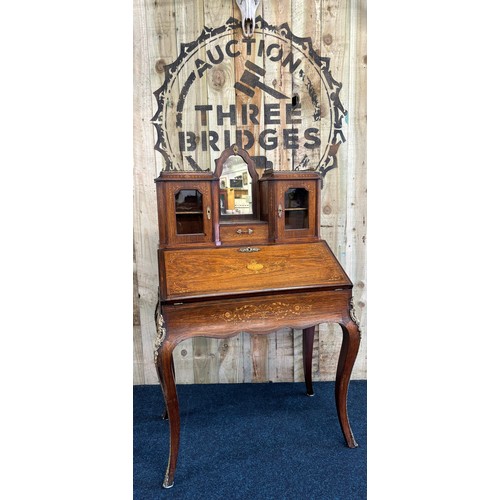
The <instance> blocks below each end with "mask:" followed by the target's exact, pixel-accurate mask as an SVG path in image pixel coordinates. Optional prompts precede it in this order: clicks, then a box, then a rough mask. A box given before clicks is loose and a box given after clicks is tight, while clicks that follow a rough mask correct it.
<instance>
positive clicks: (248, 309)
mask: <svg viewBox="0 0 500 500" xmlns="http://www.w3.org/2000/svg"><path fill="white" fill-rule="evenodd" d="M311 309H312V304H298V303H290V302H281V301H276V302H273V303H271V304H260V305H256V304H246V305H244V306H241V307H236V308H234V309H230V310H227V311H224V312H222V313H217V314H213V315H212V317H213V318H218V319H223V320H224V321H226V322H228V323H236V322H238V323H239V322H243V323H244V322H246V321H251V320H254V319H267V318H274V319H285V318H288V317H294V316H299V315H300V314H303V313H304V312H309V311H311Z"/></svg>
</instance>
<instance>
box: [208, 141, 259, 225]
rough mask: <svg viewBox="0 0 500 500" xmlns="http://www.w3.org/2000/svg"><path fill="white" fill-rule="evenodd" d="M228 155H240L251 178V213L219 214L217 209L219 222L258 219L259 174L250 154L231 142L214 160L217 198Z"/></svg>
mask: <svg viewBox="0 0 500 500" xmlns="http://www.w3.org/2000/svg"><path fill="white" fill-rule="evenodd" d="M230 156H240V157H241V158H242V159H243V161H244V162H245V163H246V165H247V168H248V175H250V177H251V178H252V213H251V214H231V215H226V214H221V213H220V209H219V223H221V222H225V221H227V222H231V221H235V222H237V221H241V220H260V196H259V194H260V193H259V175H258V174H257V170H256V169H255V163H254V161H253V160H252V158H251V157H250V155H249V154H248V153H247V152H246V151H245V150H244V149H242V148H240V147H238V146H237V145H236V144H233V145H231V146H229V147H228V148H226V149H225V150H224V151H222V154H221V155H220V157H219V158H217V160H215V171H214V177H216V178H217V186H218V187H217V198H216V199H217V200H218V199H219V196H220V177H221V175H222V170H223V169H224V163H225V162H226V160H227V159H228V158H229V157H230Z"/></svg>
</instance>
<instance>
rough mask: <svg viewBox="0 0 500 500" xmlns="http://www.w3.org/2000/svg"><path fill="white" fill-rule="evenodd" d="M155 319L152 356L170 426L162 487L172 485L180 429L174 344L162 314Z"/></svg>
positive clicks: (165, 416)
mask: <svg viewBox="0 0 500 500" xmlns="http://www.w3.org/2000/svg"><path fill="white" fill-rule="evenodd" d="M156 319H157V338H156V342H155V352H154V358H155V365H156V371H157V373H158V379H159V381H160V385H161V389H162V392H163V398H164V400H165V406H166V411H165V415H164V418H167V416H168V420H169V428H170V453H169V458H168V466H167V471H166V473H165V479H164V481H163V487H164V488H171V487H172V486H173V485H174V474H175V467H176V465H177V455H178V454H179V441H180V429H181V425H180V416H179V402H178V400H177V389H176V386H175V369H174V356H173V354H174V348H175V346H176V344H175V343H174V342H171V341H170V340H168V339H167V331H166V327H165V322H164V321H163V316H162V315H161V314H158V315H157V318H156Z"/></svg>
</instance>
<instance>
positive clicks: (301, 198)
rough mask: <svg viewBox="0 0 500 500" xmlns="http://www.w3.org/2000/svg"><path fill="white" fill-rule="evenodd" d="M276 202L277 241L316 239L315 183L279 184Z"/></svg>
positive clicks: (290, 182)
mask: <svg viewBox="0 0 500 500" xmlns="http://www.w3.org/2000/svg"><path fill="white" fill-rule="evenodd" d="M277 200H278V207H277V221H278V223H277V230H278V240H287V241H288V240H292V239H298V240H303V239H311V238H314V237H317V235H318V229H317V221H316V216H317V213H316V211H317V207H316V205H317V199H316V182H315V181H305V180H304V181H293V182H292V181H289V182H285V181H284V182H280V183H279V185H278V192H277Z"/></svg>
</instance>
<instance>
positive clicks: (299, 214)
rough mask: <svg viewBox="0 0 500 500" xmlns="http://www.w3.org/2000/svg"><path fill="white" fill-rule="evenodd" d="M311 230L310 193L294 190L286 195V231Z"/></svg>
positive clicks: (298, 189)
mask: <svg viewBox="0 0 500 500" xmlns="http://www.w3.org/2000/svg"><path fill="white" fill-rule="evenodd" d="M308 228H309V192H308V191H307V189H304V188H292V189H289V190H288V191H287V192H286V193H285V229H308Z"/></svg>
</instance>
